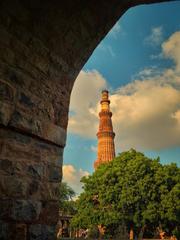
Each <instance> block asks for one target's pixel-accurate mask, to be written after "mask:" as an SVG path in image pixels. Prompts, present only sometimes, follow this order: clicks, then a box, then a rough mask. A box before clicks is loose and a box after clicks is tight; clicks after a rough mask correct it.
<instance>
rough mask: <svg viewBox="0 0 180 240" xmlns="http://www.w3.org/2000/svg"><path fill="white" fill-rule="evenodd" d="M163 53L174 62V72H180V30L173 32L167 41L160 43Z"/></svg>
mask: <svg viewBox="0 0 180 240" xmlns="http://www.w3.org/2000/svg"><path fill="white" fill-rule="evenodd" d="M162 49H163V54H164V56H165V57H166V58H171V59H173V60H174V62H175V67H176V72H177V71H178V72H180V31H179V32H175V33H174V34H173V35H172V36H171V37H170V38H169V40H168V41H166V42H164V43H163V44H162Z"/></svg>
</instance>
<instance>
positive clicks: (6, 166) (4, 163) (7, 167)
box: [0, 159, 14, 175]
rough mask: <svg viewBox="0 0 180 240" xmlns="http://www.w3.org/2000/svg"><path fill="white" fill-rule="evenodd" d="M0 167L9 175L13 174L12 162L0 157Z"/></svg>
mask: <svg viewBox="0 0 180 240" xmlns="http://www.w3.org/2000/svg"><path fill="white" fill-rule="evenodd" d="M0 169H1V170H3V171H4V172H5V173H8V174H10V175H12V174H14V167H13V162H12V161H10V160H8V159H2V160H1V159H0Z"/></svg>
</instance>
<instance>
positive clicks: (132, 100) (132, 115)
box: [70, 32, 180, 152]
mask: <svg viewBox="0 0 180 240" xmlns="http://www.w3.org/2000/svg"><path fill="white" fill-rule="evenodd" d="M162 56H164V57H166V58H171V59H172V60H173V61H174V63H175V65H174V66H173V67H171V68H168V69H165V70H159V69H158V68H156V67H150V68H145V69H143V70H141V71H140V72H139V73H138V74H137V75H136V78H135V80H134V81H133V82H132V83H130V84H127V85H126V86H124V87H121V88H119V89H117V90H116V91H115V92H114V93H113V94H111V109H112V112H113V117H112V120H113V125H114V130H115V133H116V137H115V142H116V150H117V152H118V151H121V150H125V149H128V148H131V147H134V148H136V149H140V150H142V149H143V150H145V149H146V150H157V149H163V148H166V147H172V146H180V32H176V33H174V34H173V35H172V36H171V37H170V38H169V39H168V40H167V41H165V42H164V43H163V44H162ZM93 76H95V77H93ZM79 77H80V79H78V81H77V84H78V88H77V86H75V88H76V89H74V99H75V100H73V99H71V100H72V102H71V104H75V105H74V106H73V109H72V110H74V111H75V112H76V115H75V116H72V117H71V119H70V120H71V121H70V122H73V121H74V125H72V124H71V128H70V130H71V131H72V130H73V132H74V133H77V134H80V135H81V136H84V137H92V138H96V135H95V134H96V132H97V129H98V108H97V106H99V100H100V90H101V89H102V88H105V87H106V86H107V83H106V80H105V79H104V78H103V77H102V76H101V75H100V74H99V73H98V72H95V71H93V72H92V73H91V72H81V75H80V76H79ZM95 79H96V80H95ZM77 89H78V90H77ZM73 101H76V102H73ZM73 127H74V129H73Z"/></svg>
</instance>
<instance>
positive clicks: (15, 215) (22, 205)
mask: <svg viewBox="0 0 180 240" xmlns="http://www.w3.org/2000/svg"><path fill="white" fill-rule="evenodd" d="M41 208H42V204H41V202H40V201H33V200H16V201H14V202H13V206H12V211H11V218H12V219H13V220H16V221H21V222H33V221H36V220H38V219H39V215H40V212H41Z"/></svg>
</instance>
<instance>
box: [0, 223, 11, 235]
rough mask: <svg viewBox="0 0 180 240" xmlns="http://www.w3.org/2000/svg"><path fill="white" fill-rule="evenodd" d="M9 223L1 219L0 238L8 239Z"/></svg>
mask: <svg viewBox="0 0 180 240" xmlns="http://www.w3.org/2000/svg"><path fill="white" fill-rule="evenodd" d="M8 230H9V229H8V224H7V223H5V222H2V221H0V240H8V239H9V234H8Z"/></svg>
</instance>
